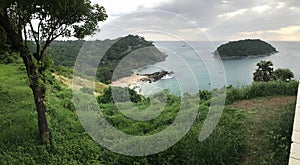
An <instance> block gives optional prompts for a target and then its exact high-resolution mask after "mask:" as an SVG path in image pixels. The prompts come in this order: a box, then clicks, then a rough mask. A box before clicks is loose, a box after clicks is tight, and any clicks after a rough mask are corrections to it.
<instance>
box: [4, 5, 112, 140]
mask: <svg viewBox="0 0 300 165" xmlns="http://www.w3.org/2000/svg"><path fill="white" fill-rule="evenodd" d="M106 18H107V15H106V13H105V9H104V8H103V7H102V6H99V5H92V4H91V2H90V1H89V0H51V1H50V0H6V1H2V0H1V6H0V27H2V28H3V29H4V31H5V32H6V33H7V36H8V38H9V40H10V42H11V44H12V47H13V48H14V49H16V51H18V52H19V54H20V57H21V58H22V60H23V62H24V64H25V67H26V71H27V76H28V80H29V87H30V88H31V90H32V93H33V96H34V102H35V105H36V110H37V114H38V126H39V131H40V135H41V140H42V142H43V143H48V142H49V141H50V131H49V128H48V123H47V119H46V105H45V92H46V86H45V83H46V77H45V71H46V68H47V65H45V64H44V62H43V60H44V59H45V58H46V57H45V54H46V50H47V48H48V47H49V45H50V44H51V42H52V41H54V40H55V39H57V38H58V37H60V36H62V37H71V36H73V37H76V38H79V39H83V38H84V37H85V36H87V35H92V34H94V33H95V31H96V30H97V28H98V26H97V23H98V22H99V21H104V20H105V19H106ZM29 41H34V46H35V51H34V53H31V52H30V48H29Z"/></svg>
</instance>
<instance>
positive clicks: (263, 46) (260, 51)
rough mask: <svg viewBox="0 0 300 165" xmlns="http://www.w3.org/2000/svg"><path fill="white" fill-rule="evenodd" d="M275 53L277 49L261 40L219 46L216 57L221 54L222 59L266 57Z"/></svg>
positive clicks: (233, 42) (241, 41) (234, 42)
mask: <svg viewBox="0 0 300 165" xmlns="http://www.w3.org/2000/svg"><path fill="white" fill-rule="evenodd" d="M273 53H277V50H276V48H274V47H273V46H272V45H271V44H269V43H267V42H265V41H262V40H260V39H246V40H239V41H230V42H229V43H226V44H223V45H221V46H219V47H218V48H217V50H216V51H215V52H214V54H215V55H216V54H219V55H220V57H221V58H222V59H234V58H242V57H249V56H251V57H256V56H266V55H271V54H273Z"/></svg>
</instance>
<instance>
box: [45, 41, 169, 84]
mask: <svg viewBox="0 0 300 165" xmlns="http://www.w3.org/2000/svg"><path fill="white" fill-rule="evenodd" d="M87 42H94V43H93V44H90V45H95V44H96V45H101V44H102V45H103V43H114V44H112V46H110V48H109V49H108V50H107V51H106V52H105V55H104V56H103V58H102V59H101V62H100V63H99V67H98V69H97V78H98V80H99V81H101V82H103V83H106V84H109V83H110V82H111V81H112V79H113V80H115V79H118V78H122V77H126V76H129V75H131V74H132V72H131V70H132V69H135V68H139V67H142V66H145V65H150V64H154V63H156V62H160V61H164V60H165V58H166V55H165V54H163V53H162V52H160V51H159V50H158V49H157V48H156V47H155V46H154V45H153V43H152V42H149V41H146V40H145V39H144V38H143V37H141V36H137V35H135V36H134V35H128V36H126V37H122V38H118V39H116V40H106V41H87ZM83 44H84V41H55V42H53V44H52V45H51V48H50V54H51V56H52V59H53V61H54V63H55V64H60V65H63V66H67V67H73V66H74V63H75V60H76V58H77V55H78V53H79V51H80V49H81V48H82V46H83ZM85 48H86V47H85ZM93 49H94V50H88V51H90V54H89V55H87V57H88V58H87V60H89V61H93V60H94V59H95V60H94V61H96V58H97V57H95V55H91V54H97V49H101V47H100V48H99V47H94V48H93ZM81 70H82V71H83V72H85V73H87V74H88V73H90V70H89V67H88V66H85V67H82V69H81Z"/></svg>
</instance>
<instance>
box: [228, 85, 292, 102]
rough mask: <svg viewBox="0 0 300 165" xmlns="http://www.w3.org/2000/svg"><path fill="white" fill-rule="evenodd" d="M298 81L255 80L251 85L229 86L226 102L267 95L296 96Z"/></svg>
mask: <svg viewBox="0 0 300 165" xmlns="http://www.w3.org/2000/svg"><path fill="white" fill-rule="evenodd" d="M297 90H298V82H297V81H290V82H283V81H270V82H254V83H252V84H251V85H248V86H244V87H241V88H234V87H232V86H230V87H228V88H227V95H226V104H231V103H233V102H234V101H238V100H243V99H251V98H255V97H267V96H281V95H286V96H294V95H297Z"/></svg>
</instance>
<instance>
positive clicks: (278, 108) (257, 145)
mask: <svg viewBox="0 0 300 165" xmlns="http://www.w3.org/2000/svg"><path fill="white" fill-rule="evenodd" d="M295 101H296V96H279V97H262V98H255V99H250V100H242V101H239V102H236V103H234V104H232V105H230V106H231V107H233V108H237V109H240V110H242V111H245V112H246V114H247V119H246V120H245V121H244V122H243V125H244V126H245V128H246V132H247V133H246V134H245V137H246V146H245V153H244V156H243V158H242V159H241V162H240V164H242V165H249V164H261V161H263V160H264V159H265V157H266V156H267V155H268V154H269V153H268V151H267V148H268V146H269V145H270V142H269V140H268V134H269V131H270V130H269V128H270V126H269V124H270V123H272V120H273V121H274V120H278V116H280V114H281V113H282V112H283V111H285V110H287V107H289V106H290V105H291V104H293V103H295Z"/></svg>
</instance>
